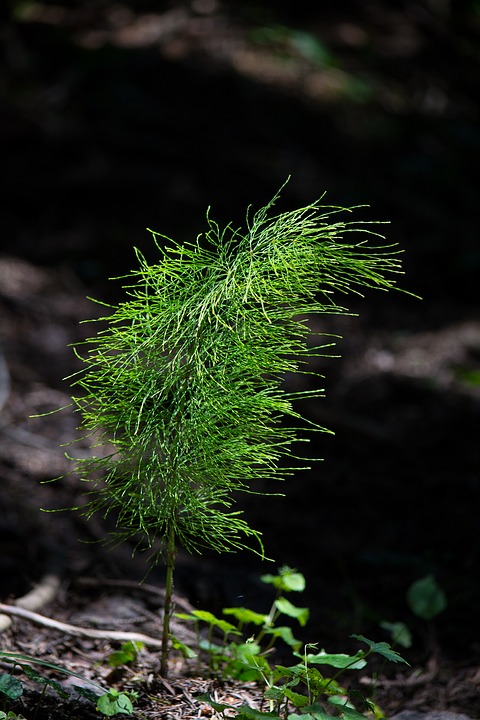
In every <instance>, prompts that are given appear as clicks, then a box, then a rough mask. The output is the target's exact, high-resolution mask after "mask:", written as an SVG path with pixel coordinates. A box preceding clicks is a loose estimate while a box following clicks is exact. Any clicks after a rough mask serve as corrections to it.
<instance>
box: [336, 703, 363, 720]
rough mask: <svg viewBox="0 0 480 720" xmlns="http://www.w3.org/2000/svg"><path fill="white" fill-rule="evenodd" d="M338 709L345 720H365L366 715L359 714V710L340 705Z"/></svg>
mask: <svg viewBox="0 0 480 720" xmlns="http://www.w3.org/2000/svg"><path fill="white" fill-rule="evenodd" d="M338 709H339V710H340V712H341V713H342V715H343V717H344V718H345V720H365V715H364V714H363V713H360V712H358V710H355V708H352V707H350V706H349V705H340V707H339V708H338Z"/></svg>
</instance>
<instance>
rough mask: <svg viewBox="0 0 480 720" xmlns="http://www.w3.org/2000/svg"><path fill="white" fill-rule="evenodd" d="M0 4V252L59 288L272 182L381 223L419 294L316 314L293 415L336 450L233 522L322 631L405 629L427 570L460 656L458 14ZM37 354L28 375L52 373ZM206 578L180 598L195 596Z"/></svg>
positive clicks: (419, 9) (95, 287)
mask: <svg viewBox="0 0 480 720" xmlns="http://www.w3.org/2000/svg"><path fill="white" fill-rule="evenodd" d="M0 13H1V17H0V41H1V49H0V52H1V66H0V132H1V138H2V153H1V167H2V174H3V178H2V180H3V181H2V191H1V192H2V200H3V202H2V212H1V216H0V228H1V234H0V236H1V252H2V254H3V256H4V257H14V258H19V259H21V260H24V261H27V262H28V263H31V264H33V265H34V266H36V267H41V268H50V269H52V268H53V269H56V270H58V271H59V272H60V271H61V272H65V271H68V273H69V275H68V277H70V278H71V283H72V285H71V295H72V297H77V296H78V294H79V292H80V290H81V294H82V295H83V294H84V293H83V289H85V294H86V293H87V292H88V293H90V294H94V295H96V296H97V297H100V298H104V299H106V298H110V297H111V296H112V295H115V293H117V292H118V286H116V285H113V286H112V285H109V284H107V283H106V282H105V281H106V278H108V277H111V276H116V275H119V274H121V273H123V272H127V271H128V270H130V269H132V266H134V263H135V260H134V253H133V250H132V247H133V246H136V247H139V248H140V249H141V250H142V252H144V253H145V254H146V255H147V257H154V255H153V252H152V250H153V248H152V243H151V239H150V236H149V234H148V232H147V231H146V228H147V227H149V228H152V229H154V230H156V231H158V232H161V233H164V234H165V235H167V236H171V237H174V238H175V239H182V238H184V239H186V240H191V239H193V238H194V237H195V236H196V235H197V234H198V233H199V232H202V231H203V230H204V229H205V212H206V209H207V207H208V206H211V207H212V216H213V217H214V218H215V219H216V220H218V221H219V222H220V223H222V222H229V221H233V223H234V224H235V225H240V224H242V222H243V220H244V217H245V212H246V208H247V206H249V205H252V206H253V208H258V207H260V206H262V205H263V204H265V203H266V202H267V201H268V200H269V199H270V198H271V197H272V196H273V195H274V194H275V193H276V191H277V190H278V189H279V187H280V186H281V185H282V184H283V183H284V182H285V180H286V179H287V177H289V176H291V179H290V181H289V183H288V185H287V186H286V188H285V189H284V191H283V193H282V198H281V201H280V202H279V205H278V207H279V209H293V208H294V207H299V206H301V205H304V204H307V203H309V202H311V201H312V200H314V199H316V198H318V197H319V196H321V195H322V194H323V193H324V192H325V191H326V192H327V196H326V202H328V203H333V204H339V205H344V206H350V205H356V204H368V205H371V208H370V209H365V210H362V211H360V212H361V214H362V217H364V218H366V219H369V218H370V219H372V218H374V219H379V220H388V221H391V225H390V226H386V227H385V232H386V235H387V237H388V240H389V241H391V242H398V243H399V244H400V246H401V248H402V249H403V250H404V268H405V273H406V274H405V278H404V279H403V280H402V282H401V285H402V286H403V287H404V288H405V289H407V290H409V291H411V292H413V293H416V294H418V295H420V296H422V298H423V300H421V301H420V300H416V299H413V298H412V297H410V296H408V295H402V294H400V293H396V294H395V293H394V294H390V295H389V296H388V297H386V296H383V295H382V296H378V295H375V294H371V295H368V296H367V297H366V298H365V300H364V301H360V300H354V301H353V309H355V310H357V309H358V311H359V312H360V318H359V319H358V321H355V320H353V319H352V320H349V321H345V320H344V321H340V320H338V321H331V324H330V325H328V324H327V326H326V329H327V330H329V331H334V332H338V333H339V334H342V335H344V336H345V340H344V341H343V343H340V350H341V352H342V355H343V359H342V360H338V362H337V363H334V362H333V361H331V364H328V363H327V365H326V366H325V368H323V367H322V368H320V369H321V370H322V371H323V369H325V373H326V375H327V380H326V383H327V385H326V387H327V400H326V401H325V406H322V407H320V404H319V407H318V408H311V409H310V410H309V412H311V413H312V416H315V417H319V418H320V419H322V418H324V419H325V424H327V426H329V427H333V429H335V430H336V437H335V439H333V440H332V439H331V438H326V439H325V441H323V440H322V441H321V442H320V447H319V449H318V452H319V453H321V454H322V455H323V456H324V457H325V458H326V461H325V462H324V463H322V465H321V467H320V468H316V469H315V470H313V471H312V472H311V473H310V474H307V475H306V476H305V479H304V480H300V479H299V480H296V479H295V481H294V482H292V485H291V487H289V488H285V490H286V492H287V496H288V497H289V500H288V501H280V500H278V501H277V500H274V501H272V502H271V503H270V501H265V502H266V503H269V504H268V505H265V506H263V507H262V509H259V508H260V505H261V503H260V501H259V502H258V503H255V504H254V505H255V507H250V508H249V512H250V513H252V515H253V516H255V517H256V521H258V522H257V525H258V524H260V526H261V527H262V529H263V530H264V532H265V537H266V544H267V551H268V553H269V554H271V555H272V554H273V555H274V556H275V558H276V559H277V560H278V561H279V562H282V561H283V562H289V563H290V564H292V565H296V566H299V567H300V568H301V569H302V570H303V571H304V572H305V574H306V575H307V578H308V580H309V582H310V584H311V587H312V595H311V597H310V600H311V601H313V602H314V603H316V604H317V606H319V607H321V608H323V610H319V611H318V613H317V618H318V617H320V623H323V630H322V632H323V633H326V634H327V635H328V632H329V630H328V628H330V630H331V632H332V634H334V633H335V632H336V627H337V626H336V625H335V624H334V625H331V623H332V622H334V623H337V622H338V623H340V625H341V624H342V623H343V625H344V626H345V627H347V628H348V629H349V630H351V631H357V632H358V631H359V629H360V628H361V627H363V626H362V622H367V623H368V622H375V623H377V621H378V619H379V618H380V619H381V618H384V619H385V618H387V619H391V620H394V619H399V618H400V617H410V616H408V609H407V608H406V605H405V591H406V589H407V587H408V585H409V583H410V582H412V581H413V580H415V579H416V578H418V577H421V576H423V575H425V574H427V573H430V572H432V573H433V574H434V575H435V576H436V577H437V578H438V580H439V582H441V583H442V585H443V586H444V587H445V589H446V591H447V595H448V597H449V609H448V611H447V612H448V613H450V614H449V615H448V620H447V621H445V622H444V623H443V625H442V631H443V632H444V635H445V639H444V641H445V643H446V644H447V645H448V648H449V649H452V652H458V653H460V654H461V653H462V652H465V654H466V655H468V656H470V655H472V654H476V653H477V654H478V652H479V651H480V644H479V638H478V635H476V634H475V633H473V636H472V633H471V628H472V626H474V621H473V618H474V617H475V613H476V610H478V600H479V597H480V595H479V585H478V560H479V555H480V540H479V537H480V535H479V533H478V530H479V526H478V519H477V518H478V500H479V495H480V476H479V472H480V471H479V460H480V458H479V449H478V437H479V433H478V421H479V418H480V412H479V407H480V406H479V398H480V394H479V368H480V318H479V303H478V284H479V269H480V243H479V236H478V205H479V200H478V193H479V189H480V183H479V178H478V172H479V160H480V124H479V108H480V105H479V97H480V43H479V41H480V4H479V3H478V2H477V0H471V1H467V0H464V1H461V0H458V1H457V2H453V1H452V2H449V1H448V0H410V1H407V0H404V1H401V0H396V1H392V2H386V1H385V0H383V1H382V0H358V1H356V0H343V1H341V2H338V0H325V1H323V2H317V3H312V2H306V1H304V0H297V1H296V2H286V1H280V0H276V1H271V2H267V0H264V1H262V0H258V1H256V2H255V1H248V2H241V3H240V2H239V3H236V2H228V1H227V0H191V1H190V2H187V1H185V2H182V1H180V0H178V1H173V2H148V1H147V0H145V1H142V2H135V3H134V2H123V3H122V2H114V1H113V0H96V1H93V0H78V1H74V0H72V1H71V2H62V0H56V1H55V2H28V1H26V2H13V1H11V2H4V3H2V5H1V10H0ZM62 277H63V278H65V275H62ZM76 281H78V284H76ZM66 292H67V294H68V288H67V289H66ZM1 293H2V290H1V288H0V295H1ZM82 312H83V311H82ZM79 314H80V313H79ZM57 350H58V348H57ZM59 352H60V351H58V352H57V353H56V355H55V357H56V358H57V360H56V365H49V363H45V366H47V365H49V368H50V370H51V369H52V367H55V371H56V372H57V376H58V383H60V377H61V376H62V375H61V370H62V368H58V367H57V366H58V364H60V365H61V363H62V362H67V361H66V360H65V361H64V360H63V359H62V360H61V361H60V360H59V359H58V358H59V357H60V358H63V357H64V356H63V355H62V354H61V353H60V355H59V354H58V353H59ZM52 357H53V351H52ZM65 357H66V356H65ZM30 361H31V363H34V362H35V357H34V353H33V352H32V354H31V357H30ZM28 362H29V359H28V358H26V357H23V367H25V366H26V365H27V364H28ZM67 370H68V368H67ZM63 374H66V372H64V373H63ZM13 377H14V381H15V380H16V381H17V382H18V380H19V378H18V376H17V377H16V376H15V370H13ZM37 380H38V378H37ZM50 382H53V383H55V380H54V378H53V372H52V377H51V378H50ZM282 502H283V504H282ZM247 506H248V503H247ZM257 516H258V517H257ZM218 562H220V564H221V563H222V562H224V568H225V569H227V567H230V565H229V563H231V562H232V561H231V560H230V559H227V560H226V561H223V560H222V559H220V560H219V561H218ZM236 562H240V563H241V562H243V559H240V560H237V561H236ZM245 562H247V561H245ZM252 562H253V561H252ZM216 567H217V566H216ZM188 573H190V576H191V570H188ZM188 573H187V574H188ZM214 574H215V577H217V580H216V581H215V583H216V584H215V583H214V582H213V581H211V582H210V581H209V583H210V584H209V587H208V589H207V590H204V591H203V592H204V594H205V593H206V594H207V595H208V593H210V594H211V595H212V596H215V597H216V595H215V593H217V589H216V588H217V586H218V585H219V582H220V581H218V576H217V573H216V571H215V573H214ZM232 583H233V580H232V578H231V577H230V578H229V580H228V581H227V582H226V583H224V585H225V587H226V589H225V588H224V590H222V591H221V592H220V591H218V596H219V599H218V602H219V603H221V602H224V601H225V600H226V599H227V600H230V598H225V595H228V592H229V590H228V588H229V587H233V585H232ZM207 584H208V583H207ZM213 585H215V588H213ZM196 591H197V592H199V591H198V588H197V590H196ZM192 593H194V590H192ZM222 593H223V594H222ZM200 594H201V593H200ZM207 599H208V598H207ZM352 617H353V618H354V619H355V621H356V622H357V621H358V622H357V624H356V625H354V623H353V620H352ZM346 618H347V619H346ZM410 619H412V618H410ZM477 620H478V616H477ZM412 622H413V619H412ZM353 625H354V626H353ZM359 626H360V627H359ZM332 628H335V629H332ZM476 629H477V630H478V622H477V628H476Z"/></svg>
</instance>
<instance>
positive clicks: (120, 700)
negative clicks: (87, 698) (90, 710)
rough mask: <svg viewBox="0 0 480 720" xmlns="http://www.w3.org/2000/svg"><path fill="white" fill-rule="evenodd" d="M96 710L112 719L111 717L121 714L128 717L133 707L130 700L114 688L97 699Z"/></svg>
mask: <svg viewBox="0 0 480 720" xmlns="http://www.w3.org/2000/svg"><path fill="white" fill-rule="evenodd" d="M97 710H98V711H99V712H101V713H102V715H106V716H107V717H112V716H113V715H118V714H123V715H130V714H131V713H132V712H133V706H132V703H131V700H130V698H129V697H128V696H127V695H125V693H121V692H119V691H118V690H115V689H114V688H111V689H110V690H109V691H108V692H107V693H105V695H102V696H101V697H99V698H98V701H97Z"/></svg>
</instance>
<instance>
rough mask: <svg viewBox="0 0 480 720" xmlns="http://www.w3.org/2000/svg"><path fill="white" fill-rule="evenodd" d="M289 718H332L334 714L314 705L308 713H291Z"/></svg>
mask: <svg viewBox="0 0 480 720" xmlns="http://www.w3.org/2000/svg"><path fill="white" fill-rule="evenodd" d="M287 720H332V716H331V715H329V714H328V713H327V712H325V710H324V709H323V708H322V707H320V705H319V706H318V707H312V708H311V709H310V710H309V712H308V713H302V714H301V715H298V714H297V713H290V715H289V716H288V719H287Z"/></svg>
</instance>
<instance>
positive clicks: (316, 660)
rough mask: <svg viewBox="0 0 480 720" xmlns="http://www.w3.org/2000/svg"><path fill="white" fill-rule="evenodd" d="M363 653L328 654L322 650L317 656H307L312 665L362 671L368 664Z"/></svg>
mask: <svg viewBox="0 0 480 720" xmlns="http://www.w3.org/2000/svg"><path fill="white" fill-rule="evenodd" d="M363 655H364V653H363V652H358V653H357V654H356V655H347V654H345V653H326V652H325V650H322V651H321V652H319V653H316V654H315V655H307V662H308V663H309V664H311V665H331V666H332V667H335V668H348V669H349V670H361V669H362V668H363V667H365V665H366V664H367V662H366V660H364V659H363Z"/></svg>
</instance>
